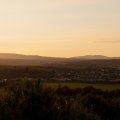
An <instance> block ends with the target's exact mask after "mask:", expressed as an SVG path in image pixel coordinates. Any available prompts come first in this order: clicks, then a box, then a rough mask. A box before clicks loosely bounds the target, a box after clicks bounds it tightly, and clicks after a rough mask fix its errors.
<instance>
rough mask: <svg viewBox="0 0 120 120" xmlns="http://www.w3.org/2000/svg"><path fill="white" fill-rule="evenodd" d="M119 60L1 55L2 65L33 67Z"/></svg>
mask: <svg viewBox="0 0 120 120" xmlns="http://www.w3.org/2000/svg"><path fill="white" fill-rule="evenodd" d="M111 59H118V60H120V57H107V56H103V55H86V56H78V57H71V58H59V57H46V56H39V55H23V54H15V53H0V65H32V66H41V65H50V64H51V65H53V64H59V65H60V64H61V63H62V64H64V63H65V64H66V63H68V62H72V63H75V62H76V61H77V62H79V61H84V60H87V61H89V60H111Z"/></svg>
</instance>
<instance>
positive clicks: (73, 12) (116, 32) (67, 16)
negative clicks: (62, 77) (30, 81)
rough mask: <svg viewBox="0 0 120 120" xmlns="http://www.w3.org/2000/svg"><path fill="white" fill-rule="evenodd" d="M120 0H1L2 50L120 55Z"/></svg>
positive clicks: (65, 54)
mask: <svg viewBox="0 0 120 120" xmlns="http://www.w3.org/2000/svg"><path fill="white" fill-rule="evenodd" d="M119 6H120V1H119V0H110V1H108V0H61V1H59V0H58V1H55V0H52V1H49V0H44V1H42V0H21V1H16V0H11V1H9V0H1V1H0V17H1V19H0V33H1V35H0V53H18V54H27V55H41V56H53V57H72V56H82V55H105V56H113V57H115V56H120V47H119V46H120V7H119Z"/></svg>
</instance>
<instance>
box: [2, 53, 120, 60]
mask: <svg viewBox="0 0 120 120" xmlns="http://www.w3.org/2000/svg"><path fill="white" fill-rule="evenodd" d="M43 58H49V59H120V57H107V56H104V55H85V56H77V57H71V58H63V57H62V58H60V57H48V56H39V55H23V54H16V53H0V59H43Z"/></svg>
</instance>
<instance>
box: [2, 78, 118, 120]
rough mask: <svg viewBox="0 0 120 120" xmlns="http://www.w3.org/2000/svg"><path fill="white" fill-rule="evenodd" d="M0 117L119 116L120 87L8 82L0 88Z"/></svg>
mask: <svg viewBox="0 0 120 120" xmlns="http://www.w3.org/2000/svg"><path fill="white" fill-rule="evenodd" d="M0 120H120V90H114V91H102V90H100V89H95V88H93V87H86V88H84V89H69V88H67V87H64V88H58V89H52V88H45V87H44V85H43V84H42V83H41V81H40V80H36V81H21V82H19V83H8V84H6V85H3V86H1V88H0Z"/></svg>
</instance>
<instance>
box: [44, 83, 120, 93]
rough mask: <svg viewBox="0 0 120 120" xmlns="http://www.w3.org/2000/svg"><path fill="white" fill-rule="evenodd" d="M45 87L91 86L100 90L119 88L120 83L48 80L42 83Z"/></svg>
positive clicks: (74, 87)
mask: <svg viewBox="0 0 120 120" xmlns="http://www.w3.org/2000/svg"><path fill="white" fill-rule="evenodd" d="M44 85H45V86H46V87H52V88H58V87H69V88H71V89H76V88H85V87H88V86H92V87H94V88H96V89H102V90H110V91H111V90H115V89H120V84H97V83H79V82H78V83H72V82H62V83H57V82H53V83H52V82H50V83H44Z"/></svg>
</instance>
